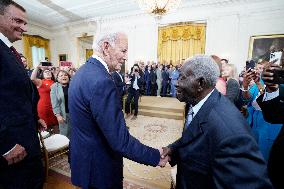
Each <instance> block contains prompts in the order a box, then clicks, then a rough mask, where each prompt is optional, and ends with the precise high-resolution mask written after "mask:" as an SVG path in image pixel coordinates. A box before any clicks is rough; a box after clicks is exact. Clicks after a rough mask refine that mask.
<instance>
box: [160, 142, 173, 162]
mask: <svg viewBox="0 0 284 189" xmlns="http://www.w3.org/2000/svg"><path fill="white" fill-rule="evenodd" d="M159 152H160V162H159V164H158V165H159V166H160V167H165V166H166V164H167V163H168V162H169V161H171V155H172V150H171V149H170V148H169V147H162V149H159Z"/></svg>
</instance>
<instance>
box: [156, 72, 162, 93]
mask: <svg viewBox="0 0 284 189" xmlns="http://www.w3.org/2000/svg"><path fill="white" fill-rule="evenodd" d="M156 75H157V80H156V83H157V85H158V89H157V96H161V89H162V80H163V78H162V71H161V70H160V69H157V70H156Z"/></svg>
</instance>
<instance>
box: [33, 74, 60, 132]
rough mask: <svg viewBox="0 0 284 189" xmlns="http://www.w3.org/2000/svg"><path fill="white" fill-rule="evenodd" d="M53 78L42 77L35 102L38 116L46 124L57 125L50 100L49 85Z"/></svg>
mask: <svg viewBox="0 0 284 189" xmlns="http://www.w3.org/2000/svg"><path fill="white" fill-rule="evenodd" d="M53 83H54V81H53V80H50V79H43V80H42V84H41V86H40V87H39V88H38V93H39V96H40V99H39V101H38V104H37V111H38V116H39V117H40V118H41V119H43V120H44V121H45V123H46V124H47V126H51V125H58V122H57V119H56V117H55V115H54V113H53V111H52V105H51V100H50V86H51V85H52V84H53Z"/></svg>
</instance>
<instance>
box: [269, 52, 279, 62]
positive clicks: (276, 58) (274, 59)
mask: <svg viewBox="0 0 284 189" xmlns="http://www.w3.org/2000/svg"><path fill="white" fill-rule="evenodd" d="M281 57H282V52H281V51H278V52H273V53H270V59H269V62H270V63H272V64H277V65H280V60H281Z"/></svg>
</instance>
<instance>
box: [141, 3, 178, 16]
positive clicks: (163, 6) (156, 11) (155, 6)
mask: <svg viewBox="0 0 284 189" xmlns="http://www.w3.org/2000/svg"><path fill="white" fill-rule="evenodd" d="M137 2H138V4H139V7H140V8H141V9H142V10H143V11H145V12H147V13H149V14H151V15H153V16H154V17H155V18H158V19H160V18H161V17H162V16H163V15H165V14H167V13H169V12H171V11H174V10H176V9H177V8H178V7H179V5H180V3H181V0H137Z"/></svg>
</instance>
